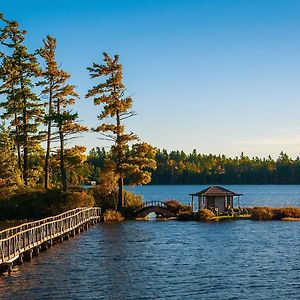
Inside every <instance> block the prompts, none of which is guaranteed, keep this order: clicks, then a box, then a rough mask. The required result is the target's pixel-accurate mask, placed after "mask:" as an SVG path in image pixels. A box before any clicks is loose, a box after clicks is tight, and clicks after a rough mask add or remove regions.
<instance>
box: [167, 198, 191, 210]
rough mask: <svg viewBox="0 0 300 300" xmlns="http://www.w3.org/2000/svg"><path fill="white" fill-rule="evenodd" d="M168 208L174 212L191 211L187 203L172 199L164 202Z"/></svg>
mask: <svg viewBox="0 0 300 300" xmlns="http://www.w3.org/2000/svg"><path fill="white" fill-rule="evenodd" d="M165 203H166V204H167V205H168V207H169V208H170V210H171V211H172V212H173V213H175V214H188V213H191V212H192V208H191V207H190V206H189V205H184V204H181V203H180V202H179V201H177V200H175V199H172V200H167V201H166V202H165Z"/></svg>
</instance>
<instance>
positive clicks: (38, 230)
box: [0, 207, 101, 265]
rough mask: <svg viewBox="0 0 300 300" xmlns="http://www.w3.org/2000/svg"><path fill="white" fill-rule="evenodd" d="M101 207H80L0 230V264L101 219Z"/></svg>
mask: <svg viewBox="0 0 300 300" xmlns="http://www.w3.org/2000/svg"><path fill="white" fill-rule="evenodd" d="M100 215H101V209H100V208H99V207H91V208H78V209H73V210H70V211H67V212H65V213H63V214H60V215H58V216H54V217H50V218H46V219H43V220H39V221H36V222H30V223H25V224H22V225H20V226H16V227H13V228H9V229H6V230H3V231H1V232H0V265H1V264H3V263H5V262H9V261H13V260H14V259H15V258H16V257H18V256H19V255H20V254H21V253H23V252H25V251H27V250H29V249H32V248H34V247H36V246H39V245H41V244H42V243H44V242H46V241H48V240H51V239H54V238H56V237H59V236H61V235H63V234H65V233H68V232H70V231H72V230H75V229H76V228H77V227H79V226H81V225H82V224H84V223H86V222H88V221H91V220H95V219H99V218H100Z"/></svg>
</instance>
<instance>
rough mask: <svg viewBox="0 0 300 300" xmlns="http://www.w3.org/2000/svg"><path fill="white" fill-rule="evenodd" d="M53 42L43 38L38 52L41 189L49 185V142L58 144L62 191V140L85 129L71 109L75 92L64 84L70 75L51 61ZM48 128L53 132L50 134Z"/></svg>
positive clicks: (64, 167)
mask: <svg viewBox="0 0 300 300" xmlns="http://www.w3.org/2000/svg"><path fill="white" fill-rule="evenodd" d="M55 50H56V40H55V39H54V38H53V37H51V36H47V39H46V40H44V47H43V48H41V49H40V50H38V53H39V55H40V56H41V57H42V58H43V59H44V61H45V63H46V68H45V69H44V70H43V71H42V77H43V79H42V80H41V81H40V82H39V83H38V85H39V86H42V87H43V91H42V93H43V94H44V95H47V96H48V103H47V106H48V112H47V115H46V118H45V120H46V123H47V145H46V158H45V187H46V188H48V186H49V161H50V150H51V142H52V141H53V142H58V143H59V146H58V149H59V150H58V154H59V158H60V159H59V161H60V176H61V184H62V187H63V190H64V191H66V190H67V173H66V166H65V147H66V141H68V140H69V139H73V138H75V137H76V135H78V134H79V133H80V132H83V131H86V130H87V128H86V127H85V126H82V125H81V124H79V122H78V121H77V118H78V114H77V113H73V112H72V110H71V107H72V106H73V105H74V104H75V101H76V99H77V98H79V95H78V94H77V93H76V92H75V85H71V84H68V83H67V81H68V80H69V78H70V77H71V75H70V74H69V73H67V72H65V71H64V70H62V69H60V68H59V67H58V65H57V62H56V58H55ZM52 127H55V128H56V130H54V131H52Z"/></svg>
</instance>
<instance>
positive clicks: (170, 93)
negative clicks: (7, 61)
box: [0, 0, 300, 158]
mask: <svg viewBox="0 0 300 300" xmlns="http://www.w3.org/2000/svg"><path fill="white" fill-rule="evenodd" d="M0 11H1V12H3V13H4V15H5V16H6V18H8V19H14V20H17V21H18V22H19V24H20V27H21V28H24V29H26V30H27V31H28V34H27V40H26V45H27V46H28V48H29V49H30V51H34V50H35V49H37V48H39V47H41V46H42V40H43V38H45V37H46V36H47V35H48V34H50V35H52V36H54V37H55V38H56V39H57V60H58V61H59V62H60V64H61V67H62V68H63V69H64V70H66V71H68V72H69V73H71V74H72V77H71V81H70V83H74V84H76V85H77V91H78V92H79V94H80V95H81V99H80V100H79V101H78V103H77V104H76V107H75V110H77V111H78V113H79V117H80V119H81V120H82V121H83V123H84V124H86V125H88V126H89V127H96V126H97V125H98V124H99V122H100V121H99V120H97V114H100V112H101V107H100V106H94V104H93V101H92V99H85V98H84V95H85V94H86V92H87V90H88V89H89V88H91V87H92V85H93V84H95V83H96V82H95V81H91V80H90V78H89V74H88V71H87V69H86V68H87V67H88V66H90V65H91V64H92V63H93V62H97V63H101V62H102V52H104V51H105V52H108V53H109V54H110V55H114V54H115V53H118V54H119V55H120V62H121V63H122V64H123V76H124V83H125V85H126V88H127V90H126V92H127V95H130V96H132V97H133V101H134V107H133V108H134V110H135V111H136V112H137V116H136V117H134V118H131V119H129V120H127V122H126V126H127V129H128V131H133V132H135V133H137V134H138V135H139V137H140V139H141V141H146V142H148V143H151V144H152V145H154V146H156V147H158V148H165V149H167V150H184V151H186V152H191V151H192V150H193V149H196V150H197V151H198V152H199V153H213V154H226V155H228V156H232V157H233V156H239V155H240V153H241V152H242V151H243V152H244V154H245V155H249V156H260V157H265V156H268V155H271V156H272V157H275V158H276V157H277V156H278V154H279V152H280V151H284V152H286V153H288V154H289V155H290V156H292V157H296V156H297V155H300V1H298V0H285V1H282V0H280V1H279V0H251V1H250V0H247V1H244V0H181V1H179V0H143V1H141V0H86V1H78V0H51V1H41V0H26V1H24V0H14V1H12V0H1V3H0ZM99 138H100V136H99V134H97V133H87V134H85V135H84V136H83V137H82V138H80V139H79V140H77V141H76V144H80V145H85V146H86V147H87V148H88V149H91V148H93V147H96V146H99V147H102V146H108V144H107V142H105V141H101V140H99Z"/></svg>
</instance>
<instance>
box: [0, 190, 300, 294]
mask: <svg viewBox="0 0 300 300" xmlns="http://www.w3.org/2000/svg"><path fill="white" fill-rule="evenodd" d="M228 187H229V186H228ZM191 188H192V189H191ZM230 188H232V190H234V191H236V192H241V193H244V197H243V198H244V201H245V202H246V201H249V202H246V203H247V205H257V204H266V203H270V204H272V205H273V206H281V205H285V204H290V205H297V203H299V194H300V189H299V187H298V186H279V187H276V188H277V192H275V189H276V188H274V186H264V187H258V186H235V187H230ZM264 188H265V189H266V190H265V191H263V190H264ZM200 189H201V187H199V186H186V187H184V192H180V188H179V187H170V186H169V187H167V186H162V187H153V186H150V187H145V189H144V190H143V189H140V188H139V189H137V188H135V189H134V190H135V191H139V192H140V193H143V194H144V196H145V200H152V199H153V200H158V199H160V200H163V199H165V198H164V197H165V195H169V196H171V197H167V198H176V199H179V200H184V201H189V197H186V196H184V195H185V194H184V193H186V191H187V193H190V192H196V191H198V190H200ZM251 189H252V191H251ZM151 190H152V191H153V193H152V195H151V193H150V191H151ZM171 191H174V193H173V194H172V193H171ZM247 191H248V192H247ZM255 191H260V192H261V197H259V198H255V197H254V196H253V195H255ZM272 191H273V196H274V199H277V200H276V201H275V200H274V199H273V201H272V199H271V198H268V197H269V196H268V195H269V194H270V193H271V192H272ZM288 191H290V194H289V193H288ZM175 195H177V197H175ZM251 195H252V196H251ZM263 195H265V196H263ZM276 195H277V196H276ZM279 195H282V196H284V199H282V198H281V197H280V196H279ZM148 197H149V198H148ZM154 197H157V198H154ZM181 197H182V198H181ZM184 197H186V198H184ZM258 199H259V200H260V201H266V202H265V203H262V202H259V203H256V201H257V200H258ZM269 201H271V202H269ZM299 230H300V222H280V221H271V222H255V221H249V220H244V221H233V222H220V223H211V224H206V223H201V222H179V221H148V222H146V221H140V222H138V221H130V222H124V223H121V224H97V225H96V226H94V227H92V228H91V229H90V230H88V231H85V232H83V233H82V234H81V235H79V236H76V237H75V238H74V239H71V240H69V241H66V242H64V243H62V244H56V245H55V246H54V247H53V248H51V249H50V250H49V251H48V252H43V253H41V254H40V255H39V256H38V257H35V258H34V259H33V261H32V262H28V263H25V264H23V265H21V266H19V267H16V268H14V271H13V273H12V276H7V275H3V276H0V299H299V293H300V260H299V253H300V235H299Z"/></svg>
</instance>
